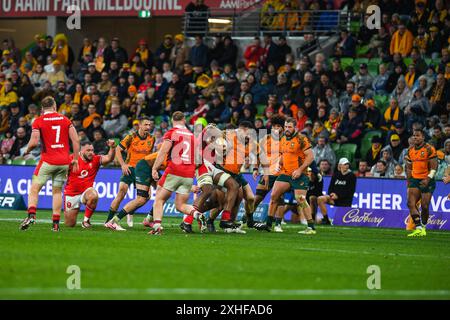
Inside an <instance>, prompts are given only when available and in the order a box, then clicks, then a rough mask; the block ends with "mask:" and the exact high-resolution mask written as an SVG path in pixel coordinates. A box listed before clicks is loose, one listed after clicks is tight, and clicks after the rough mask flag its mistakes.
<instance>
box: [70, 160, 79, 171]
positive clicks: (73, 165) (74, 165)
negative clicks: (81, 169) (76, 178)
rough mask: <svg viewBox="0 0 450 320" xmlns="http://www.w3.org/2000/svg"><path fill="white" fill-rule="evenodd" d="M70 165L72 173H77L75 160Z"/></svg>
mask: <svg viewBox="0 0 450 320" xmlns="http://www.w3.org/2000/svg"><path fill="white" fill-rule="evenodd" d="M71 165H72V171H73V172H78V161H77V160H72V162H71Z"/></svg>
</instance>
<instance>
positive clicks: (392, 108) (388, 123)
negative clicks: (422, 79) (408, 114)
mask: <svg viewBox="0 0 450 320" xmlns="http://www.w3.org/2000/svg"><path fill="white" fill-rule="evenodd" d="M397 122H400V123H404V122H405V114H404V113H403V111H402V110H401V109H400V107H399V105H398V101H397V99H396V98H394V97H393V98H391V101H390V104H389V107H388V108H387V109H386V111H385V112H384V121H383V125H382V127H381V128H382V129H384V130H386V131H389V130H394V128H395V123H397Z"/></svg>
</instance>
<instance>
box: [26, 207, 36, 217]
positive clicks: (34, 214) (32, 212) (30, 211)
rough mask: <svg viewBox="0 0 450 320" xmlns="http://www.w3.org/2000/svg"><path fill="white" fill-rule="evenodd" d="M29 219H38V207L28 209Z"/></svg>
mask: <svg viewBox="0 0 450 320" xmlns="http://www.w3.org/2000/svg"><path fill="white" fill-rule="evenodd" d="M28 218H33V219H36V207H35V206H31V207H29V208H28Z"/></svg>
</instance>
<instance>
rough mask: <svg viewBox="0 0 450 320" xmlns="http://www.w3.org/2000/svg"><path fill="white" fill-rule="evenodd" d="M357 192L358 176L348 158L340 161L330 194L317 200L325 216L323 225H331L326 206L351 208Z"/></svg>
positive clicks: (329, 188)
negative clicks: (351, 168) (351, 167)
mask: <svg viewBox="0 0 450 320" xmlns="http://www.w3.org/2000/svg"><path fill="white" fill-rule="evenodd" d="M355 190H356V176H355V174H354V173H353V172H352V170H350V161H348V159H347V158H341V159H340V160H339V167H338V170H337V171H336V173H335V174H334V175H333V177H332V178H331V181H330V186H329V187H328V193H327V194H326V195H324V196H320V197H319V198H318V199H317V205H318V206H319V208H320V212H321V213H322V215H323V220H322V224H331V223H330V220H329V218H328V214H327V207H326V204H330V205H333V206H335V207H351V206H352V202H353V196H354V194H355Z"/></svg>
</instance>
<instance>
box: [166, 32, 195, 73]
mask: <svg viewBox="0 0 450 320" xmlns="http://www.w3.org/2000/svg"><path fill="white" fill-rule="evenodd" d="M189 54H190V48H189V47H188V45H187V44H186V43H185V42H184V35H182V34H177V35H176V36H175V45H174V46H173V48H172V52H171V54H170V60H171V62H172V68H174V69H176V70H178V71H181V70H182V69H183V64H184V62H185V61H186V60H188V59H189Z"/></svg>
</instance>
